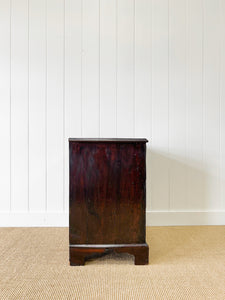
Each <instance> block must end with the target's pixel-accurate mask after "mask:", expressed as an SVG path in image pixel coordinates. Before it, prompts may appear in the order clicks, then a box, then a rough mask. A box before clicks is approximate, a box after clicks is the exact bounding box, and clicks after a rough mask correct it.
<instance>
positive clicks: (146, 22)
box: [134, 0, 152, 207]
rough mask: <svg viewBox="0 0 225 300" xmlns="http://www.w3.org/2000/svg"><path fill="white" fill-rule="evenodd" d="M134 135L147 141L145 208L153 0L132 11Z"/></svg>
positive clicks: (136, 2)
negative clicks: (133, 40) (133, 16)
mask: <svg viewBox="0 0 225 300" xmlns="http://www.w3.org/2000/svg"><path fill="white" fill-rule="evenodd" d="M134 15H135V18H134V38H135V42H134V71H135V72H134V126H135V127H134V136H136V137H146V138H148V140H149V143H148V144H147V164H148V165H149V168H147V194H146V196H147V207H148V206H150V203H151V198H150V190H151V185H150V183H151V178H150V177H151V172H150V169H151V155H150V151H149V149H150V146H151V135H152V134H151V133H152V132H151V125H152V110H151V109H152V97H151V96H152V71H151V70H152V60H151V59H152V44H151V41H152V2H151V1H149V0H140V1H135V12H134Z"/></svg>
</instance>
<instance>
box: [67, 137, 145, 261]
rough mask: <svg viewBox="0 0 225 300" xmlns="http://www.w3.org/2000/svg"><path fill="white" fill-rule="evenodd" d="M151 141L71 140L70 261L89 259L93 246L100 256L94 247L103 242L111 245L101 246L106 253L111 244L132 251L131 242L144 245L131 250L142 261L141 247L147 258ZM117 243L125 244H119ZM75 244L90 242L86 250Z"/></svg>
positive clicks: (94, 251)
mask: <svg viewBox="0 0 225 300" xmlns="http://www.w3.org/2000/svg"><path fill="white" fill-rule="evenodd" d="M146 141H147V140H145V139H140V140H138V139H112V140H109V139H100V140H99V139H92V140H91V141H90V139H81V140H79V139H70V142H69V146H70V147H69V150H70V199H69V200H70V201H69V203H70V217H69V234H70V235H69V240H70V245H71V247H70V257H71V258H70V262H71V264H75V265H76V264H79V263H77V261H76V259H75V257H77V260H78V261H79V258H80V260H81V261H83V260H84V261H85V259H86V258H88V257H89V256H90V255H91V254H90V252H88V249H92V250H91V252H92V254H93V255H96V251H97V248H94V250H93V248H90V245H99V244H100V245H101V244H102V245H105V244H108V245H112V246H111V247H110V248H107V247H104V246H103V248H99V250H98V251H97V254H99V253H102V254H105V253H106V252H107V251H108V250H107V249H111V251H112V249H114V250H113V251H116V252H118V251H122V252H126V251H125V250H127V252H129V253H131V252H132V251H133V250H132V247H131V246H127V245H129V244H132V245H138V244H141V245H142V246H141V248H140V247H138V246H136V247H135V248H134V249H135V251H136V252H135V251H134V253H131V254H133V255H135V259H136V257H137V259H136V260H137V261H138V260H140V262H141V261H143V259H141V258H140V257H141V255H140V253H141V251H145V255H144V257H146V251H148V250H143V249H144V248H145V249H146V247H148V246H147V244H146V243H145V205H146V199H145V181H146V169H145V168H146V167H145V155H146V144H145V143H146ZM118 244H119V245H122V244H123V245H126V246H124V247H118V246H117V245H118ZM143 244H145V245H146V246H145V247H144V246H143ZM76 245H87V246H86V248H85V247H84V248H82V249H81V247H78V248H76V247H75V246H76ZM139 248H140V249H142V250H137V249H139ZM85 249H86V250H85ZM118 249H119V250H118ZM122 249H123V250H124V251H123V250H122ZM81 250H82V251H81ZM128 250H129V251H128ZM99 251H100V252H99ZM138 251H139V252H140V253H139V252H138ZM82 253H83V254H84V255H83V254H82ZM87 253H89V254H87ZM147 256H148V255H147ZM81 257H82V258H81ZM138 257H139V258H140V259H139V258H138ZM144 261H147V260H146V258H145V259H144ZM80 264H82V263H80Z"/></svg>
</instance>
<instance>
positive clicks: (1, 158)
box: [0, 0, 11, 211]
mask: <svg viewBox="0 0 225 300" xmlns="http://www.w3.org/2000/svg"><path fill="white" fill-rule="evenodd" d="M10 9H11V8H10V1H8V0H4V1H2V8H1V9H0V99H1V100H0V139H1V147H0V165H1V168H0V178H1V180H0V190H1V194H2V196H1V201H0V210H1V211H7V210H10V102H11V100H10V94H11V92H10Z"/></svg>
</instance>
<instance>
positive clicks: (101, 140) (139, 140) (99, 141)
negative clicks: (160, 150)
mask: <svg viewBox="0 0 225 300" xmlns="http://www.w3.org/2000/svg"><path fill="white" fill-rule="evenodd" d="M69 142H95V143H96V142H97V143H101V142H104V143H107V142H109V143H110V142H113V143H121V142H123V143H130V142H137V143H147V142H148V140H147V139H145V138H111V139H109V138H107V139H106V138H69Z"/></svg>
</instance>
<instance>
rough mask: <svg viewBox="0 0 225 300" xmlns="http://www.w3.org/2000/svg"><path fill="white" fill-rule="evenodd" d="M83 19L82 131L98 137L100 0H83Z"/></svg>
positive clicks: (85, 134) (84, 134) (87, 135)
mask: <svg viewBox="0 0 225 300" xmlns="http://www.w3.org/2000/svg"><path fill="white" fill-rule="evenodd" d="M82 19H83V20H82V26H83V30H82V35H83V37H82V49H83V52H82V54H83V57H82V100H83V102H82V104H83V110H82V118H83V119H82V121H83V123H82V132H83V136H85V137H98V136H99V133H100V127H99V125H100V120H99V109H100V108H99V61H100V59H99V0H83V4H82Z"/></svg>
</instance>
